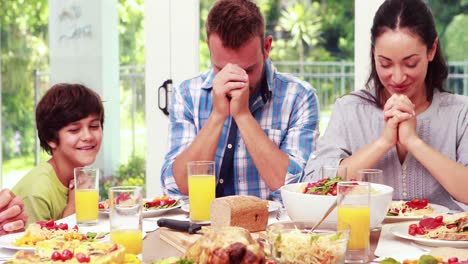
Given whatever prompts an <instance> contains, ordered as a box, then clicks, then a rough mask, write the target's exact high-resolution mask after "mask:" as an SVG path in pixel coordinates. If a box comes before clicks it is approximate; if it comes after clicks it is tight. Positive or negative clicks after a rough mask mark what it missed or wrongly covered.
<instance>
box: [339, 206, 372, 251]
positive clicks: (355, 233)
mask: <svg viewBox="0 0 468 264" xmlns="http://www.w3.org/2000/svg"><path fill="white" fill-rule="evenodd" d="M344 224H348V225H349V228H350V229H351V230H350V234H349V242H348V249H349V250H358V249H367V248H368V247H369V236H370V231H369V230H370V209H369V206H364V205H340V206H339V207H338V229H342V228H343V226H344Z"/></svg>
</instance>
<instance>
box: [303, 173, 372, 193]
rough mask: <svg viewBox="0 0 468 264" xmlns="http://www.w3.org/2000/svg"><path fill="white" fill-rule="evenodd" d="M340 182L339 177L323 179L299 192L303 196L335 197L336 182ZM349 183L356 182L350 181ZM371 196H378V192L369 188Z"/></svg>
mask: <svg viewBox="0 0 468 264" xmlns="http://www.w3.org/2000/svg"><path fill="white" fill-rule="evenodd" d="M341 181H343V179H342V178H340V177H334V178H324V179H321V180H318V181H315V182H309V183H307V184H306V185H305V187H304V186H302V187H301V189H300V190H299V191H300V192H302V193H305V194H315V195H330V196H336V195H337V194H338V191H337V185H338V182H341ZM350 181H356V180H355V179H351V180H350ZM356 184H357V183H356ZM371 194H378V191H377V190H375V189H374V188H372V187H371Z"/></svg>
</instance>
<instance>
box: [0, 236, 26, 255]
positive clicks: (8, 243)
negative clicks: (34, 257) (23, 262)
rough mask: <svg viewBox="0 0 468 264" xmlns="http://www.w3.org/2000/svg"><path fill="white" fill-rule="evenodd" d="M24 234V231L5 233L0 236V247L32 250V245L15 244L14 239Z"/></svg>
mask: <svg viewBox="0 0 468 264" xmlns="http://www.w3.org/2000/svg"><path fill="white" fill-rule="evenodd" d="M22 236H24V232H21V233H13V234H7V235H3V236H0V247H2V248H7V249H13V250H24V251H31V252H34V247H18V246H15V244H14V243H15V241H16V240H17V239H18V238H20V237H22Z"/></svg>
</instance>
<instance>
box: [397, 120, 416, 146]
mask: <svg viewBox="0 0 468 264" xmlns="http://www.w3.org/2000/svg"><path fill="white" fill-rule="evenodd" d="M418 137H419V136H418V133H416V117H415V116H414V117H412V118H410V119H408V120H406V121H403V122H401V123H400V125H399V126H398V143H400V144H401V145H403V146H404V147H405V148H406V149H408V143H409V142H414V140H415V139H417V138H418Z"/></svg>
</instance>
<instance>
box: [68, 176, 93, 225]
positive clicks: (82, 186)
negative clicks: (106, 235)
mask: <svg viewBox="0 0 468 264" xmlns="http://www.w3.org/2000/svg"><path fill="white" fill-rule="evenodd" d="M73 173H74V182H75V212H76V223H77V224H78V225H96V224H97V222H98V218H99V169H97V168H93V167H78V168H74V170H73Z"/></svg>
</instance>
